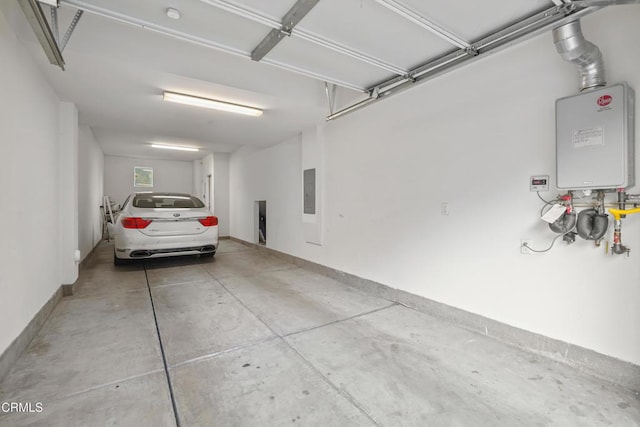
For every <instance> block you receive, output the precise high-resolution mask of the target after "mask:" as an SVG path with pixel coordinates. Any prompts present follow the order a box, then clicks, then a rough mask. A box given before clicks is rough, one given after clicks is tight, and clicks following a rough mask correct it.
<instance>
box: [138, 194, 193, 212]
mask: <svg viewBox="0 0 640 427" xmlns="http://www.w3.org/2000/svg"><path fill="white" fill-rule="evenodd" d="M133 207H136V208H160V209H162V208H164V209H178V208H203V207H204V203H202V201H201V200H200V199H198V198H197V197H192V196H188V195H178V194H160V195H159V194H152V193H148V194H144V193H142V194H137V195H136V196H135V197H134V198H133Z"/></svg>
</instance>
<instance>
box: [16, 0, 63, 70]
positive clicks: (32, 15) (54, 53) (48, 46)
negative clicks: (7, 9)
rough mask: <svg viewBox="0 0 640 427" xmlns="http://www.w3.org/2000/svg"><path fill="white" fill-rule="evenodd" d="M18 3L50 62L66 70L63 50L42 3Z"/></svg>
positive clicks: (21, 0)
mask: <svg viewBox="0 0 640 427" xmlns="http://www.w3.org/2000/svg"><path fill="white" fill-rule="evenodd" d="M18 4H20V7H21V8H22V11H23V12H24V15H25V16H26V18H27V21H29V25H30V26H31V29H33V32H34V33H35V35H36V37H37V38H38V41H39V42H40V45H41V46H42V49H43V50H44V53H45V54H46V55H47V58H49V62H50V63H51V64H53V65H57V66H58V67H60V68H61V69H63V70H64V59H63V58H62V52H61V51H60V49H59V48H58V44H57V43H56V38H55V36H54V35H53V33H52V32H51V28H50V27H49V23H48V22H47V18H46V17H45V16H44V13H43V12H42V8H40V4H38V2H36V1H35V0H18Z"/></svg>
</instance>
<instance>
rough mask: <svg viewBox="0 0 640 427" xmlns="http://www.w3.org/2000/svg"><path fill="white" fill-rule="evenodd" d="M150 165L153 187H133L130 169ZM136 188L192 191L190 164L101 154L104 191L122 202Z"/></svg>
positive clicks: (137, 189)
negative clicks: (102, 157)
mask: <svg viewBox="0 0 640 427" xmlns="http://www.w3.org/2000/svg"><path fill="white" fill-rule="evenodd" d="M136 166H150V167H152V168H153V188H141V187H134V186H133V168H134V167H136ZM137 191H166V192H179V193H189V194H191V193H193V163H192V162H187V161H176V160H153V159H138V158H132V157H118V156H104V194H105V196H109V197H111V200H113V201H115V202H116V203H119V204H122V202H124V200H125V199H126V198H127V196H128V195H129V194H131V193H135V192H137Z"/></svg>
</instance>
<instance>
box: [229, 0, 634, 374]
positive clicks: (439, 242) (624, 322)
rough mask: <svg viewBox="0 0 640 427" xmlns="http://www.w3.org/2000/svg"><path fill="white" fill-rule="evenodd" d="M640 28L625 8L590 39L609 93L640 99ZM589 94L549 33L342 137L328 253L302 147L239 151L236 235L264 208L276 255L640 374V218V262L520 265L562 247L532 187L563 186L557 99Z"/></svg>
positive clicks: (595, 255)
mask: <svg viewBox="0 0 640 427" xmlns="http://www.w3.org/2000/svg"><path fill="white" fill-rule="evenodd" d="M638 22H640V8H638V7H637V6H618V7H611V8H608V9H606V10H604V11H601V12H598V13H597V14H595V15H591V16H589V17H587V18H585V19H583V29H584V32H585V35H586V37H587V39H589V40H591V41H593V42H594V43H596V44H597V45H599V47H600V48H601V50H602V51H603V54H604V58H605V62H606V66H607V70H608V81H609V82H611V83H616V82H619V81H627V82H629V83H630V85H631V86H632V87H634V88H635V89H636V90H638V91H640V73H639V72H638V70H640V47H639V46H640V45H639V44H638V40H640V26H638V25H637V23H638ZM611 28H615V29H616V30H615V31H611ZM577 87H578V80H577V73H576V71H575V68H574V66H573V65H571V64H569V63H566V62H564V61H562V60H561V59H560V58H559V57H558V55H557V54H556V52H555V48H554V46H553V41H552V37H551V34H550V33H547V34H544V35H542V36H539V37H537V38H535V39H532V40H530V41H528V42H526V43H525V44H521V45H518V46H517V47H516V48H511V49H509V50H506V51H503V52H500V53H496V54H494V55H490V56H489V57H487V58H485V59H482V60H480V61H478V62H477V63H475V64H471V65H469V66H467V67H465V68H462V69H459V70H457V71H455V72H453V73H451V74H449V75H446V76H443V77H440V78H438V79H436V80H434V81H431V82H428V83H425V84H423V85H421V86H419V87H417V88H415V89H413V90H410V91H408V92H405V93H403V94H400V95H397V96H394V97H392V98H389V99H387V100H384V101H383V102H380V103H378V104H376V105H373V106H370V107H368V108H366V109H363V110H361V111H358V112H356V113H353V114H351V115H348V116H346V117H344V118H341V119H339V120H337V121H335V122H332V123H329V124H328V125H326V126H325V127H324V128H323V129H322V133H323V135H324V145H325V148H324V150H325V152H324V163H325V173H324V177H325V179H324V182H323V184H322V185H323V187H324V196H323V197H324V200H323V202H324V208H323V214H324V219H323V222H324V238H323V246H318V245H312V244H308V243H305V239H304V233H303V229H302V222H301V212H302V206H301V205H302V198H301V193H302V192H301V184H302V179H301V175H302V169H301V164H300V159H301V153H300V151H301V143H300V139H299V138H296V139H293V140H289V141H285V142H283V143H281V144H280V145H277V146H275V147H272V148H268V149H265V150H262V151H257V152H256V151H249V150H240V151H238V152H236V153H234V154H233V155H232V157H231V161H230V188H231V190H230V192H231V200H230V203H231V215H232V217H231V235H232V236H234V237H238V238H240V239H244V240H249V241H251V240H253V227H254V223H253V221H254V220H253V201H254V200H262V199H265V200H267V207H268V212H267V219H268V225H267V230H268V239H267V240H268V242H267V245H268V246H269V247H272V248H274V249H276V250H279V251H283V252H286V253H289V254H293V255H296V256H300V257H302V258H306V259H309V260H312V261H315V262H318V263H321V264H324V265H328V266H331V267H334V268H337V269H340V270H343V271H346V272H349V273H352V274H356V275H358V276H361V277H365V278H368V279H372V280H375V281H378V282H382V283H385V284H387V285H389V286H391V287H395V288H400V289H403V290H406V291H409V292H412V293H414V294H417V295H421V296H425V297H427V298H430V299H433V300H436V301H440V302H443V303H445V304H448V305H451V306H455V307H459V308H462V309H465V310H468V311H471V312H474V313H478V314H481V315H484V316H486V317H489V318H492V319H496V320H498V321H502V322H504V323H507V324H510V325H513V326H516V327H520V328H523V329H526V330H529V331H533V332H536V333H541V334H543V335H546V336H549V337H552V338H556V339H560V340H563V341H568V342H570V343H574V344H577V345H580V346H583V347H586V348H590V349H593V350H596V351H598V352H600V353H603V354H607V355H611V356H614V357H617V358H619V359H622V360H625V361H630V362H633V363H636V364H640V310H639V309H638V301H640V263H639V262H638V259H639V257H640V218H638V217H635V218H634V217H629V218H628V219H625V220H624V232H623V242H624V243H625V244H627V245H628V246H630V247H631V248H632V252H631V257H630V258H626V257H624V256H612V255H606V254H605V253H604V245H603V246H602V247H601V248H595V247H594V245H593V243H589V242H585V241H582V240H580V241H578V242H576V244H574V245H573V246H566V245H564V244H563V243H557V244H556V247H555V248H554V249H553V250H551V251H550V252H548V253H545V254H537V255H521V254H520V239H521V238H529V239H533V245H534V246H535V247H538V248H544V247H545V246H547V245H548V244H549V243H550V241H551V239H552V238H553V237H554V235H553V233H551V232H550V231H549V230H548V228H547V227H546V226H545V225H544V224H543V223H542V222H541V221H540V220H539V218H538V214H539V211H540V208H541V202H540V200H538V198H537V197H536V195H535V193H531V192H529V188H528V178H529V176H530V175H534V174H549V175H551V177H552V185H553V184H555V141H554V139H555V116H554V115H555V113H554V105H555V99H557V98H560V97H563V96H567V95H572V94H575V93H576V92H577ZM638 110H639V111H636V116H640V109H638ZM636 124H637V126H638V127H640V120H638V119H637V118H636ZM636 152H637V155H636V163H637V164H638V165H639V166H640V149H638V150H637V151H636ZM639 169H640V167H639ZM636 181H637V182H640V179H639V178H637V179H636ZM639 189H640V186H636V187H635V188H633V189H631V191H632V192H634V191H635V192H640V191H639ZM555 194H556V192H549V193H546V194H544V196H546V197H553V196H554V195H555ZM442 202H448V204H449V209H450V214H449V215H448V216H445V215H441V211H440V209H441V203H442ZM611 234H612V231H611V230H609V233H608V235H607V238H608V239H611Z"/></svg>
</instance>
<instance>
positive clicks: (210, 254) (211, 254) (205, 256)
mask: <svg viewBox="0 0 640 427" xmlns="http://www.w3.org/2000/svg"><path fill="white" fill-rule="evenodd" d="M215 254H216V251H213V252H207V253H206V254H200V258H213V256H214V255H215Z"/></svg>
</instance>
